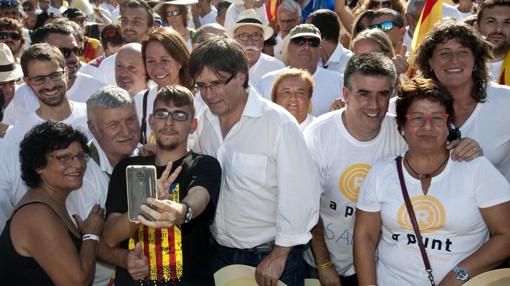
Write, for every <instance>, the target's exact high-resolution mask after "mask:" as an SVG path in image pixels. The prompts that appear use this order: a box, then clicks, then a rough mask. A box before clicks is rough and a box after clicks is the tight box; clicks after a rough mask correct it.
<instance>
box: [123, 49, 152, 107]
mask: <svg viewBox="0 0 510 286" xmlns="http://www.w3.org/2000/svg"><path fill="white" fill-rule="evenodd" d="M115 81H116V82H117V86H119V87H120V88H123V89H125V90H126V91H127V92H128V93H129V95H130V96H131V97H133V96H135V95H136V94H137V93H139V92H140V91H142V90H145V89H148V88H149V86H148V79H147V73H146V72H145V68H144V66H143V59H142V45H141V44H139V43H129V44H126V45H124V46H122V48H120V50H119V51H118V52H117V57H116V59H115Z"/></svg>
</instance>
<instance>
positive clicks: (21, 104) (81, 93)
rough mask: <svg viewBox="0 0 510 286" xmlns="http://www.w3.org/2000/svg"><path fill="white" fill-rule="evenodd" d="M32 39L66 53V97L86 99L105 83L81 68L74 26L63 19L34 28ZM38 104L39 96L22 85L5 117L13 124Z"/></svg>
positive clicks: (76, 99) (81, 100)
mask: <svg viewBox="0 0 510 286" xmlns="http://www.w3.org/2000/svg"><path fill="white" fill-rule="evenodd" d="M32 40H33V41H32V43H33V44H37V43H48V44H50V45H52V46H54V47H57V48H58V49H59V50H60V53H61V54H62V55H63V56H64V59H65V63H66V69H67V77H66V84H67V91H66V94H67V97H68V98H69V99H71V100H73V101H76V102H82V103H84V102H86V101H87V98H88V97H89V96H90V95H91V94H92V93H94V92H95V91H96V90H98V89H100V88H101V87H103V86H104V85H105V84H104V83H102V82H100V81H98V80H97V79H95V78H93V77H92V76H90V75H86V74H83V73H80V72H79V69H80V67H81V62H80V60H79V56H80V54H81V49H80V47H79V46H78V44H77V42H76V39H75V37H74V36H73V30H72V28H71V27H70V26H68V25H66V24H63V23H59V24H56V23H50V24H47V25H45V26H42V27H40V28H38V29H37V30H35V31H34V33H33V35H32ZM38 107H39V102H38V100H37V97H36V96H35V95H34V93H33V92H32V89H31V88H29V86H28V85H26V84H25V85H21V86H20V87H19V88H18V89H17V90H16V93H15V96H14V99H13V101H12V102H11V104H10V105H9V107H8V108H7V110H6V111H5V119H4V121H5V122H6V123H9V124H14V123H15V121H17V120H19V119H21V118H22V117H23V116H24V115H25V114H27V113H30V112H32V111H34V110H36V109H37V108H38Z"/></svg>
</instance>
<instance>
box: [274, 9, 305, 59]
mask: <svg viewBox="0 0 510 286" xmlns="http://www.w3.org/2000/svg"><path fill="white" fill-rule="evenodd" d="M276 21H277V23H278V27H279V28H280V31H279V32H278V34H276V37H275V39H276V45H275V46H274V55H275V57H278V58H281V55H282V52H283V39H284V38H285V37H287V35H288V34H289V33H290V30H292V29H293V28H294V27H296V26H297V25H299V24H301V22H302V21H303V17H302V16H301V6H299V4H298V3H297V2H296V1H294V0H284V1H282V3H280V6H278V10H276Z"/></svg>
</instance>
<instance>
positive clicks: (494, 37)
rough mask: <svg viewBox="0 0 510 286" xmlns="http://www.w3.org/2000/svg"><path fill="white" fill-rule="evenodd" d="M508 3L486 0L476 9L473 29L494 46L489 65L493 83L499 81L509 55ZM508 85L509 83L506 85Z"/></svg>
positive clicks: (509, 26) (509, 3)
mask: <svg viewBox="0 0 510 286" xmlns="http://www.w3.org/2000/svg"><path fill="white" fill-rule="evenodd" d="M509 23H510V1H497V0H487V1H484V2H483V3H482V5H480V7H479V9H478V15H477V20H476V22H475V24H474V26H473V27H474V28H475V29H477V30H478V31H479V32H480V33H481V34H482V35H483V36H485V38H486V39H487V40H488V41H489V42H491V43H492V44H493V45H494V48H493V49H492V53H493V55H494V59H493V61H492V62H491V63H490V64H489V67H490V69H489V71H490V76H491V79H492V80H493V81H496V82H501V81H500V78H499V76H500V73H501V69H502V67H503V61H504V59H505V56H507V54H510V24H509ZM507 84H509V83H507Z"/></svg>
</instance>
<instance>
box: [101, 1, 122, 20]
mask: <svg viewBox="0 0 510 286" xmlns="http://www.w3.org/2000/svg"><path fill="white" fill-rule="evenodd" d="M99 7H100V8H102V9H104V10H106V11H108V13H109V15H108V19H110V21H112V23H117V18H119V4H118V3H117V0H105V1H104V2H103V3H101V4H99Z"/></svg>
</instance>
